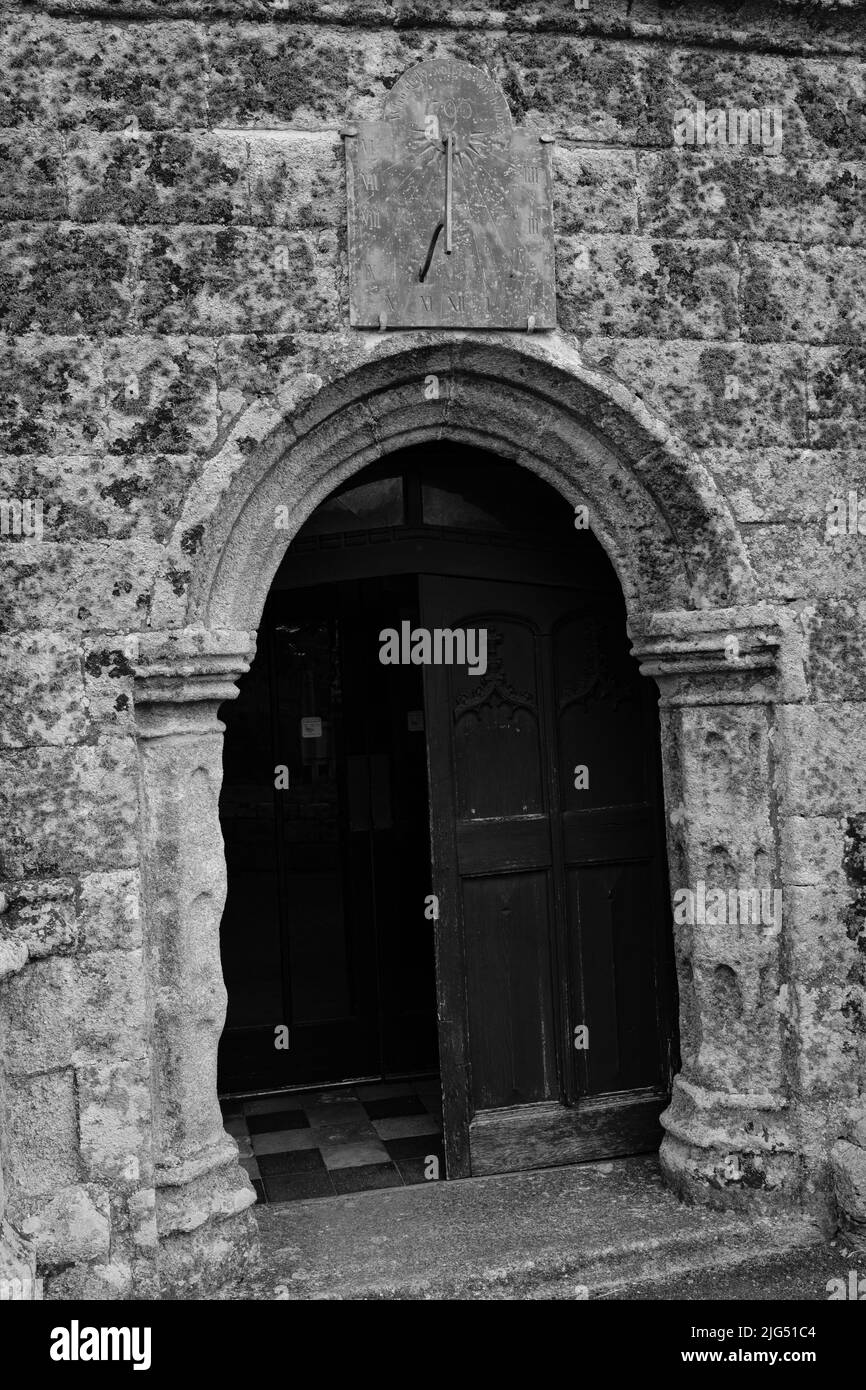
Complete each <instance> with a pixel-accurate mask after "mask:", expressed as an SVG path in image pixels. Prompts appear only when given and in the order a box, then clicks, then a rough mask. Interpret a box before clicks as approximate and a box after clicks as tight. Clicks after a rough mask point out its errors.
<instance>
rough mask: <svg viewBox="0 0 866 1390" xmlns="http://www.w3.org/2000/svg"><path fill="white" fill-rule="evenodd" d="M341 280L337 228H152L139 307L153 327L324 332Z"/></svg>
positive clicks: (332, 322) (333, 322) (334, 313)
mask: <svg viewBox="0 0 866 1390" xmlns="http://www.w3.org/2000/svg"><path fill="white" fill-rule="evenodd" d="M338 284H339V277H338V265H337V235H336V232H334V231H322V232H319V233H313V232H290V231H288V230H287V229H282V228H279V229H274V230H273V231H264V230H259V229H249V228H241V227H225V228H224V229H222V230H219V231H217V230H213V229H210V228H209V229H207V230H205V229H202V230H198V229H193V228H184V229H182V230H177V231H173V232H171V233H169V232H150V233H147V234H146V235H145V236H144V238H143V247H142V275H141V298H140V301H139V313H140V318H141V323H142V325H143V326H144V327H146V328H147V329H148V330H150V331H153V332H157V333H181V332H189V331H192V332H194V333H204V334H212V333H252V332H258V333H284V332H293V331H297V330H299V329H308V330H310V331H316V330H318V331H325V330H327V329H332V328H336V327H337V325H338V323H339V322H340V319H339V297H338V296H339V290H338Z"/></svg>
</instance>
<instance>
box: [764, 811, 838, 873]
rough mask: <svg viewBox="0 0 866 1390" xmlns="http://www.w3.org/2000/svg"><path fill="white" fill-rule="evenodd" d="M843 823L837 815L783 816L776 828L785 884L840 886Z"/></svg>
mask: <svg viewBox="0 0 866 1390" xmlns="http://www.w3.org/2000/svg"><path fill="white" fill-rule="evenodd" d="M844 825H845V822H844V819H843V818H842V817H840V816H785V817H783V818H782V820H781V822H780V825H779V830H780V834H781V845H782V876H783V878H784V881H785V883H786V884H791V885H794V884H803V885H807V884H811V885H813V886H815V887H820V888H822V889H829V890H830V891H835V890H838V889H840V888H842V887H843V886H844V883H845V875H844V869H843V864H842V856H843V851H844V838H843V837H844Z"/></svg>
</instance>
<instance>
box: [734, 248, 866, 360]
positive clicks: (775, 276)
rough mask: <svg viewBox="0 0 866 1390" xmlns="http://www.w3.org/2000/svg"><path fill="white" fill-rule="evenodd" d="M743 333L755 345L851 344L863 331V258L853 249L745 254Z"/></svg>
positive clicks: (865, 266)
mask: <svg viewBox="0 0 866 1390" xmlns="http://www.w3.org/2000/svg"><path fill="white" fill-rule="evenodd" d="M743 256H744V266H743V279H742V285H741V303H742V312H743V333H744V335H745V336H746V337H748V338H751V339H752V340H753V341H757V342H771V343H774V342H779V341H784V340H791V339H793V340H795V341H797V342H803V343H827V342H839V343H855V344H859V343H861V342H862V340H863V334H864V329H866V307H864V306H866V252H864V251H863V250H862V249H861V248H860V247H851V246H832V247H825V246H810V247H799V246H797V247H794V246H788V247H786V246H781V245H773V246H756V245H750V246H748V247H747V248H744V251H743Z"/></svg>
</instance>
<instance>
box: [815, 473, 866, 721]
mask: <svg viewBox="0 0 866 1390" xmlns="http://www.w3.org/2000/svg"><path fill="white" fill-rule="evenodd" d="M862 462H863V463H864V464H866V459H863V460H862ZM863 495H864V497H866V485H864V487H863ZM862 543H863V542H861V544H862ZM803 623H804V626H805V628H806V630H807V632H808V650H807V657H806V679H807V681H808V683H809V691H810V694H811V695H812V698H813V699H814V700H816V701H824V700H866V599H858V598H854V597H852V598H851V599H841V598H839V599H837V598H825V599H822V600H821V601H820V602H816V603H810V604H809V606H808V608H807V609H806V610H805V611H804V614H803Z"/></svg>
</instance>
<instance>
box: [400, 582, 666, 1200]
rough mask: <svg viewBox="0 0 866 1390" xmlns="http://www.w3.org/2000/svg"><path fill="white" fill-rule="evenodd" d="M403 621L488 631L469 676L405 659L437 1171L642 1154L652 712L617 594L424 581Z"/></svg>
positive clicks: (660, 868)
mask: <svg viewBox="0 0 866 1390" xmlns="http://www.w3.org/2000/svg"><path fill="white" fill-rule="evenodd" d="M421 618H422V623H423V625H424V626H425V627H427V628H431V629H432V628H436V627H440V628H450V629H455V628H484V629H486V631H487V633H488V664H487V671H486V673H485V674H484V675H480V676H478V675H471V674H469V673H468V671H467V668H466V667H465V666H464V667H456V666H444V665H442V666H433V665H431V666H428V667H426V668H425V700H426V718H427V728H428V774H429V782H430V801H431V827H432V860H433V891H434V892H435V893H437V894H438V896H439V920H438V924H437V972H438V988H439V1014H440V1024H439V1032H440V1058H441V1065H442V1082H443V1095H444V1100H445V1124H446V1155H447V1160H448V1172H449V1175H450V1176H452V1177H455V1176H460V1175H466V1174H468V1173H470V1172H471V1173H473V1174H479V1173H492V1172H501V1171H507V1170H510V1169H520V1168H530V1167H535V1166H546V1165H550V1164H556V1163H565V1162H573V1161H577V1160H580V1159H590V1158H599V1157H604V1156H612V1155H615V1154H624V1153H637V1152H643V1151H647V1150H651V1149H653V1148H655V1147H657V1145H658V1142H659V1138H660V1130H659V1126H658V1115H659V1112H660V1110H661V1109H662V1108H663V1106H664V1104H665V1103H666V1099H667V1092H668V1086H669V1080H670V1073H671V1066H672V1063H673V1049H674V1042H673V1023H672V1020H673V1017H674V999H673V994H672V990H673V970H672V959H671V955H672V953H671V949H670V944H669V936H670V933H669V929H668V913H669V909H668V908H667V907H666V903H667V893H666V885H665V877H664V848H663V823H662V815H661V806H662V802H661V789H660V782H659V769H658V732H657V712H656V709H655V704H654V698H653V688H652V687H651V686H650V684H649V682H647V681H644V680H643V679H642V678H641V677H640V675H639V672H638V669H637V665H636V663H635V662H634V661H633V660H632V658H631V657H630V656H629V654H628V641H627V637H626V633H625V621H624V613H623V612H622V608H621V605H617V604H615V603H613V602H612V601H611V600H610V599H608V598H604V599H602V598H600V597H598V596H593V595H590V594H587V593H582V592H579V591H575V590H568V589H563V588H554V587H543V586H539V585H523V584H517V583H513V584H512V583H502V582H498V581H485V580H478V579H455V578H442V577H436V576H431V575H424V576H422V579H421ZM580 766H584V767H586V768H587V774H588V775H587V777H586V778H585V777H584V776H583V774H577V775H576V774H575V769H577V768H579V767H580ZM585 780H586V781H588V785H587V786H583V785H581V784H582V782H583V781H585ZM576 783H578V785H576ZM583 1029H585V1030H586V1033H583V1032H581V1031H576V1030H583Z"/></svg>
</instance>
